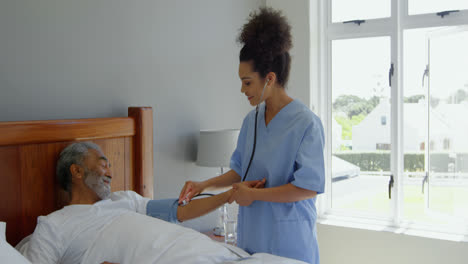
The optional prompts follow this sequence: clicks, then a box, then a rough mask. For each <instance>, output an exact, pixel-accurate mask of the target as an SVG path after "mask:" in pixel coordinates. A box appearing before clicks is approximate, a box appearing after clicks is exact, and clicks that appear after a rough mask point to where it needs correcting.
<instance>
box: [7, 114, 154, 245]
mask: <svg viewBox="0 0 468 264" xmlns="http://www.w3.org/2000/svg"><path fill="white" fill-rule="evenodd" d="M77 141H92V142H94V143H96V144H98V145H99V146H100V147H101V148H102V150H103V152H104V154H105V155H106V156H107V158H108V159H109V161H110V162H111V163H112V172H113V178H112V184H111V187H112V191H118V190H134V191H136V192H138V193H140V194H141V195H143V196H145V197H149V198H152V197H153V112H152V109H151V107H129V108H128V117H119V118H94V119H73V120H46V121H20V122H0V221H3V222H6V223H7V226H6V238H7V241H8V242H9V243H10V244H11V245H16V244H17V243H18V242H19V241H21V239H23V238H24V237H26V236H27V235H29V234H31V233H32V232H33V231H34V228H35V226H36V221H37V217H38V216H40V215H47V214H49V213H51V212H53V211H56V210H58V209H60V208H62V207H63V206H64V205H66V204H67V203H68V195H67V194H66V193H65V192H64V191H63V190H62V189H61V188H60V187H59V186H58V184H57V182H56V180H55V179H56V177H55V167H56V162H57V159H58V156H59V154H60V152H61V151H62V149H63V148H65V147H66V146H68V145H69V144H71V143H73V142H77Z"/></svg>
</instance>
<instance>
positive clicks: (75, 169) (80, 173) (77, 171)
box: [70, 164, 84, 180]
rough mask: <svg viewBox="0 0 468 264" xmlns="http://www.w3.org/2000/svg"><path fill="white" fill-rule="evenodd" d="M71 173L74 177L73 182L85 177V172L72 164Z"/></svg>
mask: <svg viewBox="0 0 468 264" xmlns="http://www.w3.org/2000/svg"><path fill="white" fill-rule="evenodd" d="M70 173H71V175H72V180H73V179H82V178H83V176H84V170H83V168H82V167H81V166H79V165H78V164H72V165H71V166H70Z"/></svg>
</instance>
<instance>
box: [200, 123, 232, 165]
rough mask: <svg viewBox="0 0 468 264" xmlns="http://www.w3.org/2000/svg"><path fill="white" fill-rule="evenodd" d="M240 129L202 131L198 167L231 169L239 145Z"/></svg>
mask: <svg viewBox="0 0 468 264" xmlns="http://www.w3.org/2000/svg"><path fill="white" fill-rule="evenodd" d="M238 136H239V129H223V130H201V131H200V139H199V140H198V152H197V165H198V166H203V167H218V168H220V172H221V174H223V173H224V171H223V168H226V167H229V166H230V162H231V156H232V153H233V152H234V150H235V149H236V145H237V137H238Z"/></svg>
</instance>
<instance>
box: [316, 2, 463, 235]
mask: <svg viewBox="0 0 468 264" xmlns="http://www.w3.org/2000/svg"><path fill="white" fill-rule="evenodd" d="M408 1H409V0H391V14H390V17H387V18H379V19H369V20H366V21H365V23H362V24H360V25H357V24H354V23H346V24H345V23H342V22H337V23H332V22H331V17H332V16H331V6H332V4H331V1H329V0H320V1H319V2H318V11H319V12H318V29H319V30H318V32H319V38H318V39H319V41H318V42H319V43H318V51H319V52H318V53H317V54H318V58H319V63H318V64H319V69H318V73H317V76H318V84H319V89H318V90H317V91H316V93H315V96H316V98H319V99H318V101H317V105H318V107H317V112H318V114H319V116H320V117H321V118H322V120H323V123H324V128H325V134H326V137H327V138H329V139H331V138H332V129H331V128H332V102H331V100H332V96H331V92H332V85H331V70H332V65H331V62H332V57H331V45H332V41H333V40H339V39H351V38H352V39H355V38H366V37H381V36H388V37H390V42H391V45H390V46H391V56H390V58H391V63H393V67H394V72H393V76H392V77H391V82H392V85H391V113H390V116H389V117H390V120H391V128H390V129H391V139H390V144H391V148H392V149H391V155H390V164H391V167H390V170H391V174H392V175H394V187H393V188H392V190H391V196H392V199H391V209H390V210H391V213H390V215H391V217H390V218H379V217H377V216H375V215H369V214H365V213H359V212H353V213H350V212H345V211H342V210H338V209H333V208H332V204H331V203H332V199H331V197H332V194H331V192H330V190H331V186H332V177H331V153H332V144H331V140H326V144H325V149H324V158H325V173H326V175H327V177H326V182H325V190H326V192H325V195H321V196H319V199H318V215H319V221H327V220H329V219H332V220H340V219H346V221H351V222H355V223H356V224H358V225H359V224H362V223H372V224H377V225H379V226H385V227H386V228H388V227H389V228H390V229H394V230H397V229H400V228H403V227H408V226H411V229H415V230H424V231H435V232H443V233H444V234H453V235H462V237H463V236H466V235H468V224H467V227H466V228H465V230H463V233H460V231H455V230H452V229H447V228H443V227H441V226H438V225H431V224H424V223H417V224H413V223H409V222H408V221H404V220H403V219H402V215H401V211H402V210H403V181H402V179H403V177H404V161H403V156H404V149H403V140H404V139H403V94H404V93H403V85H402V84H403V40H404V39H403V38H404V36H403V32H404V31H405V30H409V29H417V28H428V27H444V26H461V25H468V10H460V11H459V12H456V13H451V14H449V15H447V16H445V17H443V18H442V17H440V16H438V15H436V13H429V14H418V15H409V14H408ZM311 6H312V5H311ZM311 16H312V15H311ZM311 53H312V52H311ZM389 68H390V65H389ZM312 94H313V93H312ZM387 123H388V120H387ZM457 239H460V238H457ZM461 239H462V240H463V239H465V240H466V239H467V238H461Z"/></svg>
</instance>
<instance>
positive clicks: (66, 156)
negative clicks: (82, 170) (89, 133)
mask: <svg viewBox="0 0 468 264" xmlns="http://www.w3.org/2000/svg"><path fill="white" fill-rule="evenodd" d="M90 149H95V150H97V151H100V152H102V151H101V148H100V147H99V146H98V145H96V144H94V143H93V142H89V141H88V142H78V143H73V144H71V145H68V146H67V147H66V148H64V149H63V150H62V152H61V153H60V157H59V160H58V162H57V172H56V173H57V181H58V183H59V185H60V187H62V188H63V189H64V190H65V191H67V192H69V193H71V187H72V186H71V185H72V184H71V183H72V174H71V172H70V166H71V165H72V164H77V165H80V166H82V165H83V161H84V159H85V158H86V156H87V155H88V151H89V150H90Z"/></svg>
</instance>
